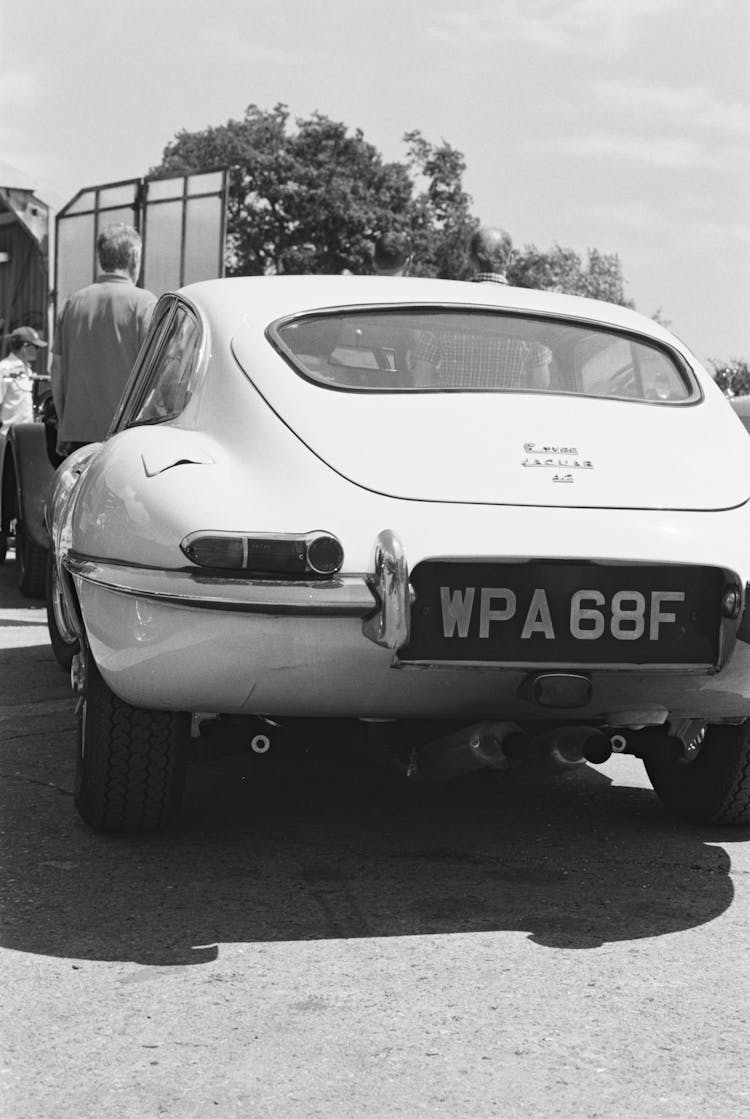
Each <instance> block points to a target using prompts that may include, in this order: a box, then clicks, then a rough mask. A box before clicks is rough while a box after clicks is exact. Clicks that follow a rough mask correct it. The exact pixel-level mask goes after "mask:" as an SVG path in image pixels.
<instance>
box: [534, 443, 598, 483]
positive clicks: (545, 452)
mask: <svg viewBox="0 0 750 1119" xmlns="http://www.w3.org/2000/svg"><path fill="white" fill-rule="evenodd" d="M523 452H524V457H523V458H522V459H521V466H523V467H532V468H539V467H541V468H542V469H547V470H555V471H557V472H558V473H556V474H555V475H554V477H553V479H552V481H553V482H573V481H575V478H574V476H573V474H571V471H572V470H593V469H594V464H593V462H592V461H591V459H589V458H585V457H584V456H583V455H582V454H581V453H580V452H579V450H578V448H577V447H563V446H559V447H558V446H546V445H543V444H541V443H524V445H523ZM561 472H562V473H561Z"/></svg>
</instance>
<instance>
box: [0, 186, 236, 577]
mask: <svg viewBox="0 0 750 1119" xmlns="http://www.w3.org/2000/svg"><path fill="white" fill-rule="evenodd" d="M227 178H228V172H227V169H226V168H220V169H218V170H215V171H207V172H200V173H197V174H192V175H179V176H170V177H169V178H160V179H156V178H155V179H149V178H139V179H126V180H123V181H121V182H116V183H102V184H98V185H96V186H91V187H84V188H83V189H81V190H79V191H78V193H77V194H76V195H75V196H74V197H73V198H72V199H71V200H70V201H69V202H68V203H67V204H66V205H65V206H63V207H62V209H61V210H60V211H59V212H58V213H57V216H56V218H55V220H54V251H53V252H52V253H51V252H50V245H49V242H50V226H51V224H52V223H51V218H50V207H49V206H47V205H46V204H45V203H44V202H43V201H42V200H41V199H39V198H38V197H37V196H36V195H35V194H34V193H33V191H30V190H26V189H21V188H18V187H0V316H1V318H0V335H1V336H2V350H0V352H1V353H2V354H3V355H4V354H5V352H6V349H7V338H8V336H9V335H10V334H11V332H12V331H13V330H14V329H15V328H16V327H18V326H22V325H24V326H33V327H34V328H35V329H36V330H38V331H39V333H40V334H42V335H43V336H45V337H47V338H48V339H49V340H50V342H51V341H52V339H53V335H54V324H55V322H56V321H57V315H58V312H59V310H61V309H62V307H63V305H64V303H65V300H66V299H67V298H68V296H70V295H71V294H72V293H73V292H74V291H76V290H77V289H78V288H80V287H83V286H85V285H86V284H90V283H93V281H94V280H95V279H96V276H97V271H98V269H97V259H96V239H97V237H98V235H99V231H100V230H101V229H102V228H103V227H104V226H106V225H109V224H110V223H111V222H127V223H128V224H129V225H132V226H134V228H135V229H137V230H138V232H139V233H140V235H141V238H142V240H143V255H142V264H141V276H140V278H139V281H138V283H139V286H141V287H145V288H148V289H149V290H150V291H152V292H153V293H154V294H155V295H161V294H162V293H163V292H165V291H170V290H172V289H174V288H177V287H182V286H183V285H184V284H188V283H193V282H195V281H197V280H208V279H215V278H216V277H219V276H223V275H224V260H225V243H226V213H227ZM50 349H51V347H50ZM47 352H48V353H49V352H50V351H49V350H48V351H47ZM55 443H56V423H55V416H54V408H53V406H52V402H51V394H50V391H49V389H48V388H47V389H46V391H44V390H43V391H42V392H41V393H40V394H39V395H38V397H37V398H36V400H35V422H34V423H26V424H14V425H13V426H12V427H11V428H10V429H8V430H3V429H0V563H2V562H4V560H5V558H6V555H7V552H8V551H9V550H10V549H11V548H12V549H13V550H14V553H15V565H16V581H17V583H18V587H19V590H20V591H21V593H22V594H23V595H24V596H26V597H27V598H42V597H44V594H45V573H46V568H47V553H48V545H49V541H48V536H47V528H46V525H45V519H44V510H45V505H46V501H47V496H48V493H49V489H50V485H51V482H52V478H53V476H54V471H55V468H56V466H57V465H58V463H59V461H60V459H59V458H58V456H57V454H56V451H55Z"/></svg>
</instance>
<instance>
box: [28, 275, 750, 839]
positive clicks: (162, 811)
mask: <svg viewBox="0 0 750 1119" xmlns="http://www.w3.org/2000/svg"><path fill="white" fill-rule="evenodd" d="M48 527H49V530H50V540H51V551H50V555H51V564H50V570H49V579H48V584H49V588H48V589H49V602H48V606H49V610H48V613H49V618H50V631H51V636H52V640H53V646H54V648H55V650H56V653H57V655H58V658H59V659H60V661H61V663H69V662H70V661H71V659H72V679H73V684H74V688H75V689H76V691H77V692H78V694H79V700H80V702H79V711H80V736H79V759H78V779H77V790H76V803H77V806H78V809H79V811H80V812H81V814H82V816H83V817H84V819H85V820H87V821H88V822H89V823H90V824H91V825H93V826H94V827H96V828H100V829H104V830H107V831H128V830H131V831H139V830H149V829H154V828H159V827H161V826H163V825H164V824H165V823H166V822H167V820H168V818H169V814H170V811H171V810H172V809H173V808H174V807H175V805H176V804H177V803H178V802H179V797H180V792H181V788H182V783H183V779H184V774H185V766H186V762H187V760H188V758H189V756H190V753H191V742H193V743H194V740H195V738H196V737H199V736H201V735H205V734H207V733H208V732H209V731H211V732H212V733H213V734H216V733H217V730H221V729H222V728H223V729H224V730H225V731H226V733H227V734H228V735H230V737H231V736H233V741H237V742H241V743H242V744H243V747H244V748H247V749H250V748H252V749H253V750H256V751H264V750H266V749H267V748H268V746H269V744H272V743H273V742H274V741H277V740H278V741H283V740H284V738H285V736H286V737H287V738H288V737H290V736H295V735H296V736H299V735H303V736H309V737H310V738H312V737H314V736H315V733H316V727H322V726H325V728H326V731H325V733H326V736H328V735H330V734H331V733H333V731H332V729H331V728H334V729H336V730H340V731H341V733H342V734H343V735H345V736H348V738H349V739H350V740H351V744H352V749H355V748H356V746H357V744H358V743H360V742H361V743H366V744H368V745H369V748H370V749H373V748H375V747H377V749H378V750H379V751H381V752H382V753H383V755H384V756H386V757H390V758H392V759H393V760H394V761H395V762H397V763H398V764H400V765H401V766H402V768H403V771H404V772H405V773H407V774H408V775H410V776H411V777H412V778H416V779H422V780H430V779H434V778H435V779H436V778H440V777H444V776H449V775H453V774H457V773H462V772H466V771H468V770H471V769H474V768H478V767H481V766H486V767H488V768H491V769H496V770H502V769H508V768H513V767H519V766H523V765H524V764H526V763H527V762H529V761H530V760H531V759H537V760H538V759H539V758H540V757H545V758H548V759H550V760H551V761H552V762H553V763H554V764H555V765H557V766H560V767H565V766H574V765H579V764H584V763H585V762H586V761H590V762H593V763H597V762H601V761H603V760H605V759H607V758H608V757H609V756H610V755H611V754H612V752H613V751H614V752H622V753H630V754H635V755H637V756H639V757H642V758H643V760H644V762H645V766H646V770H647V772H648V776H649V778H650V780H651V782H652V784H653V786H654V789H655V790H656V792H657V794H658V796H659V797H660V798H661V799H662V800H663V801H664V802H665V804H666V805H667V806H669V807H670V808H671V809H672V810H674V811H676V812H677V813H679V814H681V815H683V816H684V817H686V818H688V819H692V820H696V821H715V822H723V823H748V822H750V744H749V740H750V721H749V720H750V604H749V602H748V582H749V581H750V440H748V438H747V433H746V432H745V430H744V428H743V426H742V424H741V423H740V421H739V419H738V418H737V417H736V416H735V415H734V413H733V411H732V409H731V407H730V406H729V404H728V403H727V401H726V400H725V399H724V398H723V397H722V395H721V393H720V391H719V390H718V389H717V387H716V386H715V385H714V383H713V381H712V379H711V377H710V375H709V374H708V373H707V372H706V371H705V370H704V369H702V368H701V367H700V365H699V364H698V363H697V361H696V359H695V358H694V357H693V355H692V354H691V353H690V351H689V350H688V349H687V348H686V347H685V346H684V345H683V344H682V343H681V342H680V341H679V340H678V339H676V338H674V337H673V336H672V335H671V334H670V333H669V332H668V331H666V330H664V329H663V328H662V327H661V326H660V325H658V324H657V323H655V322H653V321H651V320H649V319H646V318H643V317H642V316H640V315H638V314H636V313H634V312H632V311H629V310H625V309H623V308H621V307H617V306H612V305H609V304H606V303H602V302H597V301H593V300H583V299H577V298H573V297H569V296H564V295H558V294H551V293H548V292H540V291H528V290H521V289H514V288H510V287H504V286H501V285H496V284H488V283H483V284H482V283H480V284H469V283H459V282H451V281H439V280H419V279H401V278H399V279H387V278H380V277H373V278H364V277H343V276H330V277H328V276H306V277H283V276H280V277H263V278H245V279H232V280H215V281H208V282H205V283H200V284H195V285H192V286H190V287H186V288H184V289H183V290H181V291H178V292H175V293H170V294H167V295H164V296H163V297H162V298H161V300H160V301H159V303H158V305H157V309H156V312H155V316H154V321H153V324H152V327H151V331H150V334H149V337H148V339H147V341H146V343H145V345H144V348H143V350H142V351H141V354H140V356H139V358H138V361H137V363H136V367H135V368H134V370H133V374H132V377H131V379H130V382H129V384H128V387H127V389H126V391H125V393H124V395H123V398H122V401H121V403H120V407H119V411H118V414H117V416H116V417H115V420H114V423H113V426H112V430H111V433H110V435H109V436H108V438H107V439H106V441H105V442H104V443H102V444H96V445H92V446H89V447H85V448H83V449H82V450H80V451H78V452H76V453H75V454H74V455H72V456H71V457H70V458H69V459H67V460H66V462H65V463H64V464H63V465H62V466H61V467H60V469H59V470H58V473H57V476H56V480H55V486H54V492H53V495H52V498H51V501H50V504H49V509H48Z"/></svg>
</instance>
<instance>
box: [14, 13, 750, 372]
mask: <svg viewBox="0 0 750 1119" xmlns="http://www.w3.org/2000/svg"><path fill="white" fill-rule="evenodd" d="M278 102H283V103H284V104H286V105H287V106H288V107H289V109H290V112H291V114H292V116H293V117H309V116H310V115H311V114H312V113H313V112H315V111H318V112H321V113H323V114H325V115H326V116H329V117H331V118H332V119H334V120H337V121H342V122H344V123H345V124H346V125H347V126H348V127H349V128H350V129H351V130H355V129H361V130H362V132H363V133H364V136H365V139H367V140H369V141H370V142H371V143H372V144H374V145H375V146H376V147H377V148H378V149H379V150H380V152H381V153H382V155H383V157H384V158H385V159H386V160H403V159H404V158H405V155H406V148H405V145H404V144H403V135H404V133H405V132H407V131H410V130H413V129H419V130H420V131H421V132H422V134H423V135H424V136H425V138H426V139H427V140H429V141H431V142H433V143H441V142H442V141H446V142H447V143H449V144H451V145H452V146H453V147H455V148H458V150H459V151H461V152H462V153H463V155H464V159H465V161H466V172H465V175H464V186H465V188H466V189H467V190H468V192H469V194H470V195H471V197H472V199H473V205H472V212H473V213H474V214H475V215H476V216H477V217H479V218H480V219H481V221H482V222H484V223H485V224H492V225H499V226H502V227H503V228H505V229H506V230H508V232H509V233H510V234H511V236H512V238H513V240H514V243H515V244H516V246H518V247H519V248H523V247H524V246H526V245H531V244H533V245H535V246H537V248H540V249H549V248H551V247H552V246H553V245H555V244H559V245H562V246H565V247H569V248H572V249H574V250H575V251H576V252H578V253H579V254H581V255H582V256H583V257H584V258H585V255H586V251H587V250H588V249H589V248H596V249H598V250H600V251H601V252H604V253H616V254H617V255H618V256H619V258H620V261H621V265H622V271H623V275H624V277H625V282H626V294H627V295H628V297H629V298H630V299H632V300H634V302H635V305H636V308H637V310H639V311H641V312H642V313H643V314H646V315H649V316H651V315H654V314H655V313H658V314H659V316H660V317H661V318H662V319H663V320H666V321H667V322H668V323H669V325H670V327H671V329H672V330H673V331H674V333H675V334H677V335H679V337H680V338H681V339H683V341H685V342H686V343H687V344H688V345H689V346H690V347H691V349H692V350H693V351H694V352H695V353H696V355H697V356H698V357H699V358H700V359H701V360H703V361H709V362H710V360H711V359H715V360H719V361H721V360H730V359H732V358H740V359H745V360H750V3H748V0H620V2H619V3H618V2H617V0H487V2H485V0H429V2H428V0H378V2H377V3H375V2H374V0H314V2H311V0H118V2H117V3H113V2H112V0H66V2H65V3H61V2H60V0H33V2H31V3H24V2H23V0H0V180H3V179H5V180H10V179H11V178H15V179H19V180H20V179H22V180H23V181H22V182H21V183H20V185H24V186H28V187H31V188H33V189H35V191H36V193H37V194H38V195H39V197H41V198H42V199H43V200H44V201H46V202H48V203H49V204H50V205H52V206H53V207H55V208H57V207H59V206H61V205H62V204H64V203H65V202H66V201H68V200H69V199H70V198H72V196H73V195H74V194H75V193H76V192H77V191H78V190H79V189H81V188H82V187H86V186H90V185H93V184H96V183H104V182H115V181H117V180H120V179H128V178H136V177H139V176H141V175H144V174H146V172H147V171H148V169H149V168H150V167H151V166H153V165H155V164H157V163H159V162H160V160H161V156H162V152H163V150H164V148H165V146H166V145H167V144H168V143H169V142H170V141H171V140H172V139H173V138H174V137H175V136H176V134H177V133H178V132H180V131H181V130H183V129H186V130H188V131H193V130H197V129H203V128H206V127H209V126H211V125H219V124H224V123H226V121H228V120H229V119H230V118H235V119H238V118H241V117H242V116H243V113H244V111H245V109H246V107H247V106H248V105H249V104H256V105H258V106H260V108H262V109H270V108H272V107H273V106H274V105H275V104H276V103H278ZM1 185H8V186H11V185H19V184H17V183H12V182H10V181H6V182H2V183H1Z"/></svg>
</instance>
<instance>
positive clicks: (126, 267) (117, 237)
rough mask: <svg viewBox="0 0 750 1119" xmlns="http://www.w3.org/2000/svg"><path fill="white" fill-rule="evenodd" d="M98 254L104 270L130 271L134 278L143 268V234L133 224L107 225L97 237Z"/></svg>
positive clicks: (118, 223) (116, 223) (119, 222)
mask: <svg viewBox="0 0 750 1119" xmlns="http://www.w3.org/2000/svg"><path fill="white" fill-rule="evenodd" d="M96 254H97V257H98V258H99V265H100V267H101V269H102V272H129V273H130V275H131V276H132V277H133V279H134V280H136V279H137V278H138V273H139V272H140V269H141V236H140V234H139V233H138V232H137V230H135V229H133V226H132V225H126V224H125V223H124V222H121V221H118V222H114V223H113V224H112V225H106V226H105V227H104V229H102V230H101V232H100V233H99V236H98V237H97V239H96Z"/></svg>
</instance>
